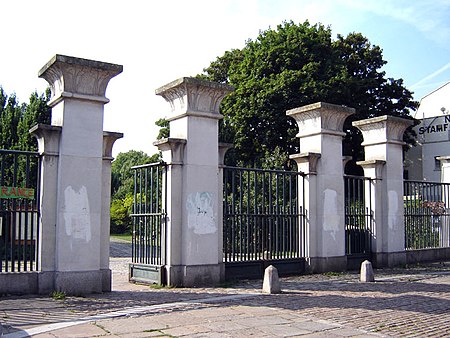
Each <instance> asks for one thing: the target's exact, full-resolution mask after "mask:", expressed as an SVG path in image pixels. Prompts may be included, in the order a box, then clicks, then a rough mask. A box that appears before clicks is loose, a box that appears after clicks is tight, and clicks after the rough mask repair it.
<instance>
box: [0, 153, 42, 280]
mask: <svg viewBox="0 0 450 338" xmlns="http://www.w3.org/2000/svg"><path fill="white" fill-rule="evenodd" d="M39 180H40V157H39V154H38V153H35V152H26V151H15V150H0V273H1V272H22V271H37V270H38V264H39V261H38V260H39V257H38V245H39V222H38V220H39V184H38V182H39Z"/></svg>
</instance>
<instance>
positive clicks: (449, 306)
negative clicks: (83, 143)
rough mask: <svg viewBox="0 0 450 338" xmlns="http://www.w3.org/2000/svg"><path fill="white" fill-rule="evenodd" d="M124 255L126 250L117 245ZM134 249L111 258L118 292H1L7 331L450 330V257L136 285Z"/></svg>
mask: <svg viewBox="0 0 450 338" xmlns="http://www.w3.org/2000/svg"><path fill="white" fill-rule="evenodd" d="M116 255H117V256H119V254H118V253H116ZM128 262H129V258H127V257H112V258H111V267H112V270H113V292H111V293H105V294H96V295H89V296H88V297H67V298H66V299H64V300H59V301H58V300H54V299H52V298H51V297H48V296H47V297H35V296H23V297H17V296H15V297H12V296H9V297H0V324H1V330H2V334H3V335H4V337H8V338H13V337H16V338H18V337H26V336H29V335H32V336H34V337H97V336H102V337H156V336H158V337H169V336H177V337H252V336H255V337H330V336H335V337H415V336H417V337H449V336H450V335H449V332H450V263H447V262H444V263H441V264H430V265H421V266H413V267H408V268H407V269H390V270H387V269H385V270H375V282H374V283H360V282H359V275H358V274H357V273H343V274H322V275H307V276H296V277H289V278H281V279H280V281H281V287H282V293H281V294H269V295H268V294H263V293H262V292H261V289H262V279H261V280H257V281H243V282H240V283H236V284H234V285H233V286H232V287H227V288H224V287H222V288H220V287H219V288H195V289H189V288H179V289H173V288H163V289H155V288H151V287H149V286H145V285H135V284H130V283H128V281H127V273H126V272H125V271H127V264H128Z"/></svg>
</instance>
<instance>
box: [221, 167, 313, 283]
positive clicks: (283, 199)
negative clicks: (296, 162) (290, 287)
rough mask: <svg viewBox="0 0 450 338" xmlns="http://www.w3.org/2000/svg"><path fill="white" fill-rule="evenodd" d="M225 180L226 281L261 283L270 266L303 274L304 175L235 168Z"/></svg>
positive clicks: (226, 171) (227, 170) (227, 171)
mask: <svg viewBox="0 0 450 338" xmlns="http://www.w3.org/2000/svg"><path fill="white" fill-rule="evenodd" d="M223 175H224V176H223V177H224V206H223V211H224V219H223V222H224V224H223V258H224V263H225V278H226V279H236V278H261V277H262V276H263V274H264V269H265V268H266V267H267V266H269V265H274V266H276V267H277V269H278V272H279V274H280V275H288V274H299V273H302V272H304V271H305V230H306V229H305V217H306V211H305V210H304V208H303V205H304V204H303V200H301V201H300V199H303V198H304V193H303V188H302V187H303V186H304V184H303V180H304V175H302V174H301V173H298V172H287V171H278V170H260V169H247V168H235V167H224V172H223ZM299 189H300V190H301V191H299Z"/></svg>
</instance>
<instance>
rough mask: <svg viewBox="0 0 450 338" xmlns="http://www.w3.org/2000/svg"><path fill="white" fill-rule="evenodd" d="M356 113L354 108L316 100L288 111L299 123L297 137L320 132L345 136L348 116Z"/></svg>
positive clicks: (288, 114) (287, 113)
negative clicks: (345, 122)
mask: <svg viewBox="0 0 450 338" xmlns="http://www.w3.org/2000/svg"><path fill="white" fill-rule="evenodd" d="M354 113H355V109H354V108H349V107H345V106H338V105H335V104H330V103H326V102H316V103H313V104H309V105H307V106H303V107H299V108H294V109H291V110H288V111H287V112H286V115H287V116H290V117H292V118H294V119H295V121H296V122H297V125H298V130H299V132H298V134H297V137H306V136H313V135H318V134H334V135H340V136H344V135H345V133H343V131H342V129H343V126H344V121H345V119H346V118H347V117H349V116H350V115H352V114H354Z"/></svg>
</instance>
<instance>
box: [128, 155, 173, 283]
mask: <svg viewBox="0 0 450 338" xmlns="http://www.w3.org/2000/svg"><path fill="white" fill-rule="evenodd" d="M132 170H133V171H134V200H133V211H132V214H131V218H132V222H133V224H132V263H131V264H130V275H129V278H130V281H134V282H144V283H157V284H165V275H164V265H165V263H166V250H165V238H166V237H165V236H166V204H167V203H166V181H167V165H166V164H165V163H153V164H146V165H141V166H135V167H132Z"/></svg>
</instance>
